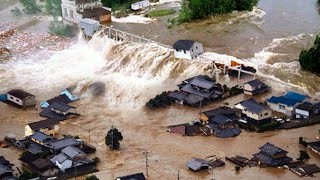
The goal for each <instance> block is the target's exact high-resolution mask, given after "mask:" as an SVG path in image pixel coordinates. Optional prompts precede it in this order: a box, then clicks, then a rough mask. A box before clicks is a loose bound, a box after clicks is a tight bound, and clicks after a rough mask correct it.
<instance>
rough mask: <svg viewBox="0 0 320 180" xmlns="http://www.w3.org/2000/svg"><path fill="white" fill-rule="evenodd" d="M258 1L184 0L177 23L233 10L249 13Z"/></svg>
mask: <svg viewBox="0 0 320 180" xmlns="http://www.w3.org/2000/svg"><path fill="white" fill-rule="evenodd" d="M258 1H259V0H188V1H187V0H185V1H184V2H183V4H182V9H181V12H180V15H179V17H178V21H179V23H184V22H188V21H191V20H194V19H201V18H205V17H208V16H211V15H216V14H226V13H230V12H232V11H234V10H238V11H245V10H249V11H251V10H252V9H253V6H255V5H257V3H258Z"/></svg>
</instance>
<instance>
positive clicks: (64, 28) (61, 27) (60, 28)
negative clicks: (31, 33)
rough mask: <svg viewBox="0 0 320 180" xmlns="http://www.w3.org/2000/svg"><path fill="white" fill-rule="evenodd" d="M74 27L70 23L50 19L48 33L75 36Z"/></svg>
mask: <svg viewBox="0 0 320 180" xmlns="http://www.w3.org/2000/svg"><path fill="white" fill-rule="evenodd" d="M75 31H76V28H74V27H73V26H71V25H68V24H64V23H63V22H61V21H57V20H54V21H51V22H50V24H49V33H50V34H54V35H58V36H65V37H74V36H75V34H76V33H75Z"/></svg>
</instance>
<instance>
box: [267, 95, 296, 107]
mask: <svg viewBox="0 0 320 180" xmlns="http://www.w3.org/2000/svg"><path fill="white" fill-rule="evenodd" d="M267 101H268V102H270V103H275V104H278V103H281V104H285V105H287V106H294V105H295V104H297V103H298V102H299V101H297V100H293V99H289V98H285V97H283V96H281V97H276V96H272V97H271V98H270V99H268V100H267Z"/></svg>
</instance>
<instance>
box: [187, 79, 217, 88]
mask: <svg viewBox="0 0 320 180" xmlns="http://www.w3.org/2000/svg"><path fill="white" fill-rule="evenodd" d="M190 84H191V85H194V86H198V87H201V88H204V89H211V88H213V87H214V86H215V84H214V82H212V81H207V80H205V79H202V78H194V79H192V80H191V81H190Z"/></svg>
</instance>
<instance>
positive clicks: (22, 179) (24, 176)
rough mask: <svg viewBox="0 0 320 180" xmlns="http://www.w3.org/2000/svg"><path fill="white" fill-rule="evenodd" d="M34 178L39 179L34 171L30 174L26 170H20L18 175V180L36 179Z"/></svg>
mask: <svg viewBox="0 0 320 180" xmlns="http://www.w3.org/2000/svg"><path fill="white" fill-rule="evenodd" d="M36 177H39V173H37V172H35V171H32V172H29V171H26V170H24V169H23V170H22V173H21V174H20V175H19V178H18V179H19V180H28V179H33V178H36Z"/></svg>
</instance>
